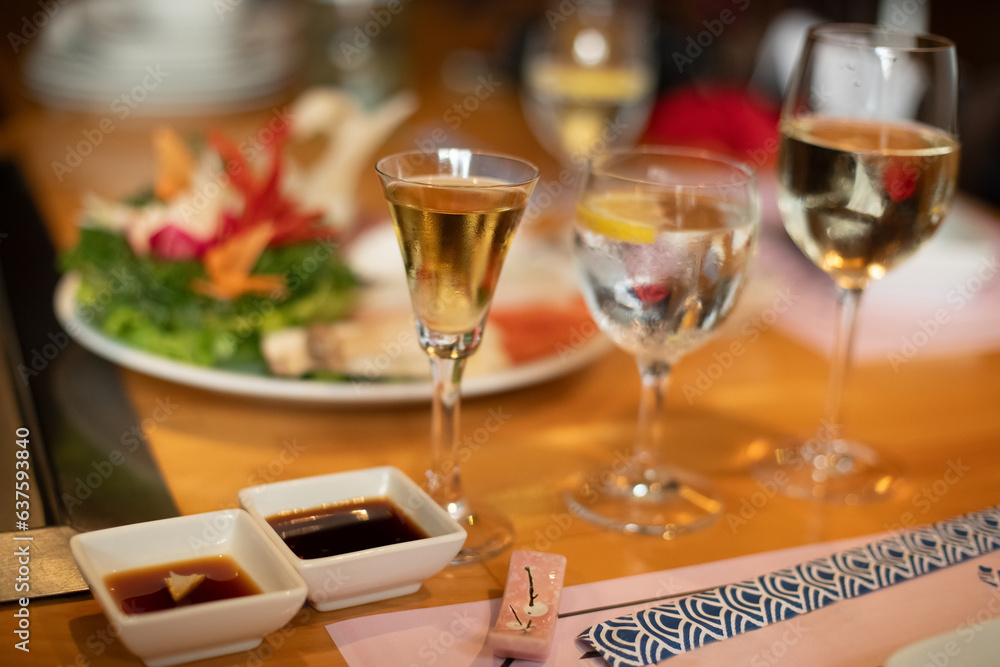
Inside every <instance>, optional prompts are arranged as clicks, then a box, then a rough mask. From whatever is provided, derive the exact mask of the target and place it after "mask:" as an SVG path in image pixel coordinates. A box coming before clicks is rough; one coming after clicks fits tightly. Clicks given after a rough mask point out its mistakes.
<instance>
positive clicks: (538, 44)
mask: <svg viewBox="0 0 1000 667" xmlns="http://www.w3.org/2000/svg"><path fill="white" fill-rule="evenodd" d="M550 12H551V13H549V12H547V13H546V15H545V18H544V20H539V21H538V22H537V23H536V24H534V25H533V26H532V29H531V30H529V32H528V35H527V39H526V43H525V49H524V55H523V58H522V68H521V69H522V80H523V84H522V95H521V100H522V107H523V109H524V113H525V118H526V120H527V121H528V125H529V127H530V128H531V130H532V133H533V134H534V135H535V137H536V138H537V139H538V141H539V142H540V143H541V144H542V147H543V148H545V150H546V151H548V152H549V154H551V155H553V156H554V157H556V158H558V159H559V160H560V161H562V162H563V163H564V164H565V165H570V164H572V165H573V167H574V168H578V167H582V166H583V165H584V164H585V163H586V158H587V157H589V156H590V155H591V154H592V153H594V152H600V151H602V150H606V149H608V148H615V147H625V146H631V145H632V144H633V143H634V142H635V140H636V139H637V138H638V137H639V135H640V134H642V131H643V130H644V129H645V127H646V120H647V119H648V117H649V112H650V109H651V107H652V103H653V94H654V92H655V89H656V75H657V69H658V68H657V60H656V54H655V52H654V47H653V31H652V26H654V25H655V23H656V22H655V21H654V20H653V19H652V17H651V16H650V15H649V14H648V13H646V12H644V11H642V10H641V8H640V7H639V6H638V5H635V4H628V3H624V2H614V1H613V0H585V1H584V2H577V3H576V5H575V6H574V7H573V11H572V12H570V13H568V14H566V15H564V14H560V13H558V12H557V11H556V10H554V9H553V10H550Z"/></svg>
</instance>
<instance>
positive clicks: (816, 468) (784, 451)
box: [750, 438, 901, 505]
mask: <svg viewBox="0 0 1000 667" xmlns="http://www.w3.org/2000/svg"><path fill="white" fill-rule="evenodd" d="M750 456H751V458H752V459H753V462H752V463H751V471H752V473H753V476H754V477H755V478H756V479H757V482H758V484H763V485H767V486H768V487H769V488H774V489H775V490H776V491H777V492H779V493H783V494H785V495H787V496H791V497H793V498H807V499H810V500H820V501H823V502H828V503H837V504H844V505H859V504H862V503H868V502H874V501H878V500H883V499H885V498H888V497H889V496H890V495H892V493H893V492H894V491H895V489H896V488H897V487H898V486H899V482H900V479H901V471H900V468H899V466H897V465H896V464H894V463H892V462H891V461H888V460H886V459H885V458H884V457H882V456H881V455H879V454H878V453H877V452H875V450H873V449H871V448H870V447H868V446H866V445H863V444H861V443H859V442H855V441H853V440H844V439H838V440H832V441H829V442H827V443H824V445H823V446H822V447H818V448H813V447H810V448H808V449H807V448H806V447H805V446H804V443H803V441H800V440H795V439H791V438H787V439H783V440H777V441H767V440H758V441H756V442H754V443H753V444H752V445H751V446H750Z"/></svg>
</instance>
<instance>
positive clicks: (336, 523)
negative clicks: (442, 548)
mask: <svg viewBox="0 0 1000 667" xmlns="http://www.w3.org/2000/svg"><path fill="white" fill-rule="evenodd" d="M267 522H268V523H269V524H270V525H271V527H272V528H274V530H275V531H276V532H277V533H278V535H280V536H281V539H282V540H284V541H285V544H287V545H288V548H289V549H291V550H292V553H294V554H295V555H296V556H298V557H299V558H302V559H311V558H325V557H327V556H338V555H340V554H346V553H352V552H354V551H364V550H365V549H373V548H375V547H384V546H386V545H389V544H399V543H401V542H409V541H411V540H419V539H423V538H425V537H429V536H428V535H427V533H426V532H424V531H423V530H422V529H421V528H420V527H419V526H417V525H416V524H415V523H413V521H411V520H410V519H409V518H408V517H407V516H406V515H405V514H404V513H403V512H402V510H400V509H399V508H398V507H396V506H395V505H394V504H393V503H392V502H390V501H389V500H388V499H386V498H370V499H360V500H353V501H350V502H346V503H339V504H336V505H324V506H322V507H312V508H310V509H306V510H296V511H291V512H283V513H281V514H275V515H274V516H269V517H267Z"/></svg>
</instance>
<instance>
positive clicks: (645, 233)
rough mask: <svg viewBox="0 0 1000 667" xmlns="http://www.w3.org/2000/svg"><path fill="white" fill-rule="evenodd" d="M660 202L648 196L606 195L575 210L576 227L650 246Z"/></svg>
mask: <svg viewBox="0 0 1000 667" xmlns="http://www.w3.org/2000/svg"><path fill="white" fill-rule="evenodd" d="M662 217H663V208H662V206H661V204H660V201H659V200H658V199H657V198H655V197H651V196H649V195H641V194H634V193H617V192H608V193H603V194H599V195H594V196H591V197H587V198H585V199H584V200H583V201H582V202H580V203H579V204H578V205H577V207H576V219H577V223H578V224H579V225H580V226H581V227H583V228H585V229H588V230H590V231H592V232H594V233H595V234H601V235H603V236H607V237H608V238H610V239H614V240H616V241H625V242H626V243H653V242H654V241H655V240H656V227H655V224H656V221H657V220H659V219H660V218H662Z"/></svg>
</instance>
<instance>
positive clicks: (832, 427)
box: [818, 287, 862, 454]
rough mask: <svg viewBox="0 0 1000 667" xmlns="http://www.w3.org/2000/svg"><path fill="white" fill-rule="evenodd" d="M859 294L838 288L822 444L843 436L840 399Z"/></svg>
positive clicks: (850, 350) (821, 433)
mask: <svg viewBox="0 0 1000 667" xmlns="http://www.w3.org/2000/svg"><path fill="white" fill-rule="evenodd" d="M861 292H862V289H861V288H846V287H837V330H836V334H835V337H834V342H833V358H832V359H831V360H830V384H829V386H828V387H827V392H826V410H825V412H824V416H823V423H822V424H821V425H820V434H819V436H820V437H819V438H818V440H819V441H820V442H822V443H831V442H833V441H834V440H837V439H839V438H841V437H843V430H844V429H843V422H842V419H843V415H842V399H843V394H844V384H845V382H846V380H847V371H848V369H849V368H850V365H851V356H852V352H853V349H854V331H855V323H856V322H857V319H858V318H857V315H858V304H859V303H860V301H861ZM828 449H829V446H828ZM827 453H828V454H829V453H832V452H827Z"/></svg>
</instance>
